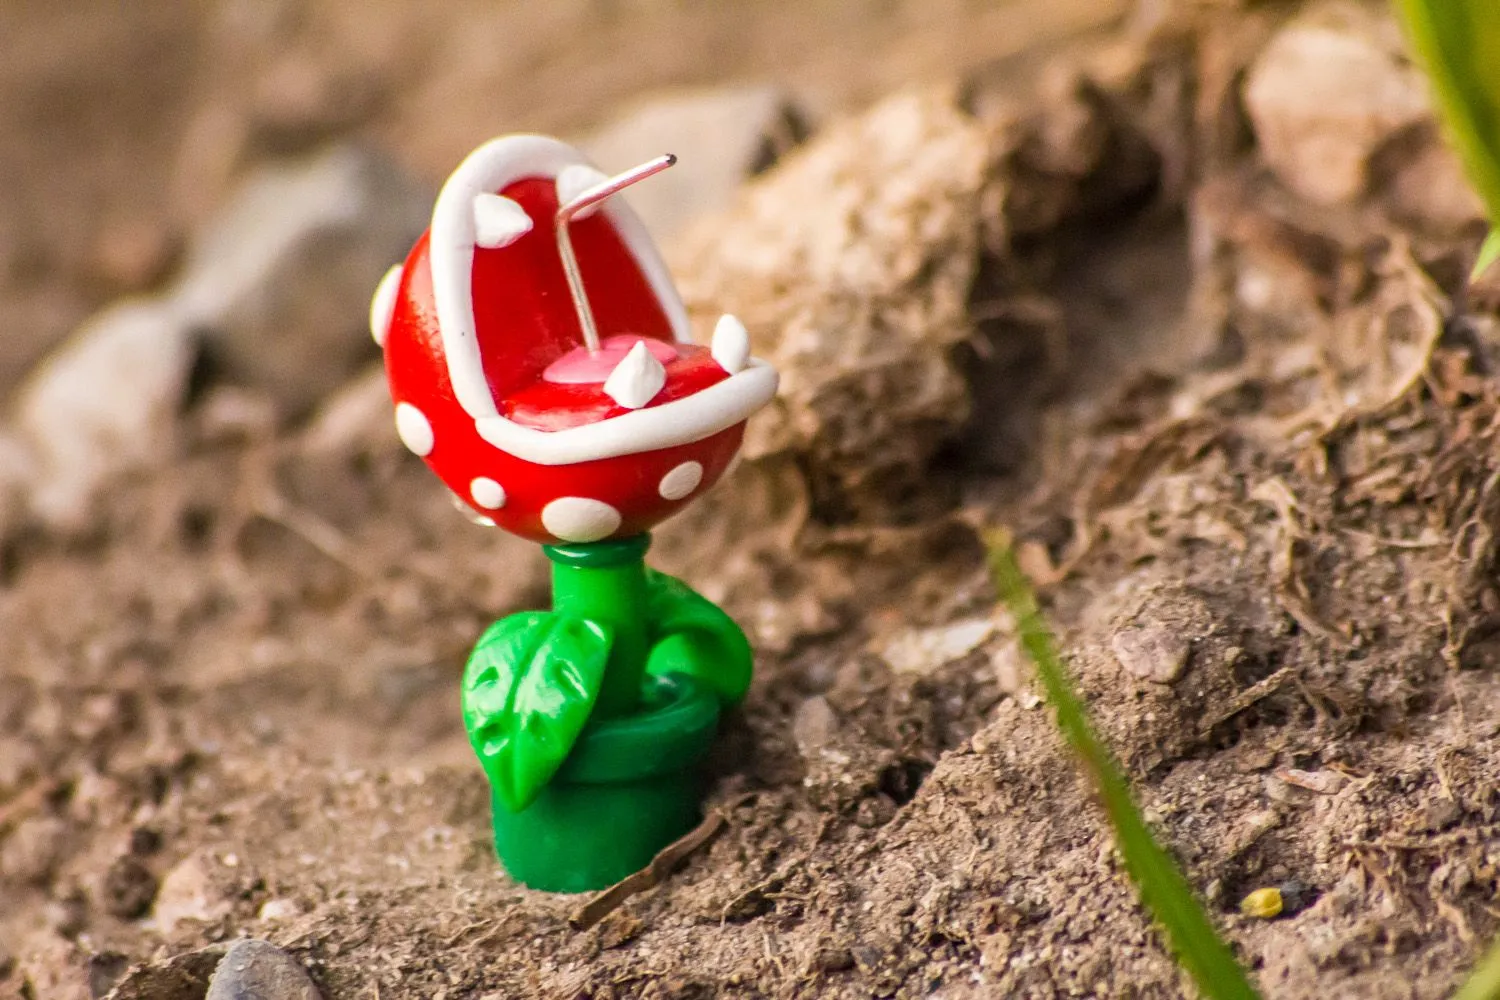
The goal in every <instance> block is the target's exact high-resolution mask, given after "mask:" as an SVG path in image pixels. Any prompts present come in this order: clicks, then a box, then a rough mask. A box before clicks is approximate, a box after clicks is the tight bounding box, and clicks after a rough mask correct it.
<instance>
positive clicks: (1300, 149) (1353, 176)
mask: <svg viewBox="0 0 1500 1000" xmlns="http://www.w3.org/2000/svg"><path fill="white" fill-rule="evenodd" d="M1245 106H1246V109H1247V110H1248V111H1249V113H1250V118H1251V121H1252V123H1253V124H1254V127H1255V134H1256V138H1257V139H1258V140H1259V142H1260V147H1261V153H1262V155H1263V156H1264V158H1265V161H1266V163H1267V164H1268V165H1269V166H1270V168H1271V169H1272V170H1273V171H1274V172H1275V173H1276V175H1277V177H1279V178H1280V179H1281V181H1282V183H1284V184H1286V185H1287V187H1289V188H1291V189H1292V190H1293V191H1296V192H1297V193H1298V194H1300V195H1302V196H1303V197H1304V198H1307V199H1308V200H1309V201H1313V202H1317V203H1319V204H1324V205H1333V204H1338V203H1341V202H1348V201H1352V200H1354V199H1356V198H1358V197H1359V196H1361V195H1362V194H1364V192H1365V189H1366V187H1367V185H1368V183H1369V179H1370V178H1369V166H1370V159H1371V157H1372V156H1374V154H1375V153H1376V151H1377V150H1379V149H1380V148H1381V147H1382V146H1383V145H1384V144H1385V143H1386V141H1387V140H1389V139H1391V138H1392V137H1393V136H1394V135H1395V134H1396V133H1398V132H1400V131H1402V130H1403V129H1406V128H1407V127H1409V126H1411V125H1413V124H1416V123H1418V122H1421V121H1423V120H1424V119H1426V118H1428V117H1429V115H1430V114H1431V111H1430V109H1429V105H1428V91H1427V84H1426V82H1425V80H1424V79H1423V77H1422V75H1421V73H1420V71H1418V70H1417V69H1416V67H1414V66H1413V65H1412V64H1411V62H1410V61H1409V60H1408V59H1406V58H1405V57H1404V56H1403V54H1402V52H1401V46H1400V40H1399V37H1398V35H1397V34H1396V32H1395V27H1394V24H1393V23H1392V21H1391V20H1390V19H1389V18H1386V17H1381V16H1378V15H1376V14H1373V13H1372V12H1371V11H1370V10H1369V9H1368V8H1365V7H1361V6H1357V5H1355V4H1352V3H1341V2H1333V3H1322V4H1318V5H1315V6H1314V7H1312V8H1311V9H1310V10H1309V11H1308V12H1307V13H1306V14H1305V15H1303V16H1300V17H1298V18H1297V19H1296V20H1294V21H1292V22H1291V23H1289V24H1288V25H1287V26H1286V27H1284V28H1282V29H1281V30H1280V31H1279V32H1278V33H1277V34H1276V36H1275V37H1274V38H1272V39H1271V42H1270V44H1268V45H1267V46H1266V48H1265V50H1264V51H1263V52H1262V53H1261V55H1260V57H1259V58H1258V59H1257V60H1256V62H1255V65H1254V66H1253V67H1251V70H1250V74H1249V77H1248V80H1247V82H1246V86H1245Z"/></svg>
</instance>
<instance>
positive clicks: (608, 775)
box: [492, 674, 719, 893]
mask: <svg viewBox="0 0 1500 1000" xmlns="http://www.w3.org/2000/svg"><path fill="white" fill-rule="evenodd" d="M718 725H719V701H718V698H717V696H716V695H715V694H714V692H713V691H712V689H710V688H709V687H708V686H706V685H705V684H703V683H702V682H701V681H698V680H696V679H695V678H692V677H689V676H687V675H685V674H668V675H666V676H665V677H660V678H651V679H648V681H647V683H646V687H645V697H644V698H643V702H642V705H641V708H640V709H639V710H638V711H637V712H635V713H632V714H630V715H624V716H616V717H614V718H610V719H604V720H600V721H597V722H593V723H591V724H590V725H589V726H588V728H586V729H585V730H584V731H583V734H582V736H581V737H580V738H579V740H578V744H577V745H576V747H575V748H574V750H573V752H572V753H571V754H570V755H569V757H568V759H567V761H566V762H564V764H563V765H562V767H561V768H560V769H559V770H558V772H557V775H556V776H555V777H554V778H553V779H552V781H551V782H550V783H549V784H548V785H547V786H546V787H545V788H543V789H542V791H541V793H540V794H539V795H538V796H537V798H536V800H535V801H534V802H532V804H531V805H529V806H528V807H527V808H525V809H524V810H522V811H521V812H519V813H512V812H508V811H507V810H506V809H505V808H504V806H503V805H502V804H501V803H500V802H498V801H494V802H492V809H493V810H494V827H495V852H496V854H498V855H499V858H500V863H501V864H502V865H504V866H505V870H506V871H507V872H508V873H509V874H510V876H511V877H512V878H514V879H515V880H516V881H517V882H520V883H522V884H523V885H526V886H529V887H530V888H533V889H540V890H542V891H544V892H573V893H577V892H593V891H596V890H599V889H604V888H607V887H609V886H611V885H614V884H615V883H616V882H618V881H620V880H621V879H623V878H625V877H626V876H628V875H631V874H632V873H634V872H637V871H640V870H641V869H642V868H645V867H646V866H647V865H648V864H650V863H651V859H652V858H653V857H655V856H656V853H657V852H658V851H660V850H661V849H662V848H663V847H666V846H667V845H668V844H670V843H672V841H674V840H676V839H677V838H679V837H681V836H682V835H683V834H685V833H687V832H688V831H689V830H691V829H692V828H693V827H694V826H695V825H696V824H697V823H698V821H699V820H700V819H701V816H702V812H701V802H702V796H703V792H704V786H705V783H704V776H703V762H704V759H705V758H706V757H707V755H708V753H709V751H710V750H711V749H712V746H713V741H714V737H715V735H716V734H717V731H718Z"/></svg>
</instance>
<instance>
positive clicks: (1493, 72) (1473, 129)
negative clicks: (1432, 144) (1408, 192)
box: [1397, 0, 1500, 223]
mask: <svg viewBox="0 0 1500 1000" xmlns="http://www.w3.org/2000/svg"><path fill="white" fill-rule="evenodd" d="M1397 8H1398V9H1399V10H1400V12H1401V16H1402V19H1403V20H1404V21H1405V23H1406V30H1407V34H1408V36H1409V37H1410V38H1411V41H1412V46H1413V48H1415V49H1416V52H1417V55H1418V57H1419V58H1420V59H1421V61H1422V63H1423V64H1424V65H1425V67H1426V69H1427V73H1428V75H1429V76H1430V77H1431V79H1432V84H1433V91H1434V95H1435V97H1436V99H1437V104H1438V110H1439V112H1440V114H1441V116H1442V119H1443V123H1444V125H1446V126H1447V129H1448V134H1449V136H1450V137H1451V139H1452V140H1453V144H1454V146H1455V147H1456V148H1457V150H1458V154H1459V158H1460V159H1462V160H1463V164H1464V170H1465V172H1466V173H1467V174H1468V176H1469V182H1470V183H1471V184H1473V185H1474V189H1475V190H1476V191H1478V192H1479V196H1480V198H1482V199H1483V200H1484V204H1485V210H1486V212H1487V213H1488V215H1489V219H1490V222H1491V223H1497V222H1500V3H1496V2H1495V0H1397Z"/></svg>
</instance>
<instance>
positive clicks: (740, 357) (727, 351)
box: [708, 313, 750, 375]
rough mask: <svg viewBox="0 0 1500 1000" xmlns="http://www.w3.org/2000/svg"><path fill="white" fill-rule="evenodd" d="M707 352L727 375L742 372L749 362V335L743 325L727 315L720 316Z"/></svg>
mask: <svg viewBox="0 0 1500 1000" xmlns="http://www.w3.org/2000/svg"><path fill="white" fill-rule="evenodd" d="M708 350H709V353H710V354H712V355H713V356H714V360H715V361H717V362H718V363H719V367H720V368H722V369H724V370H725V371H726V372H728V373H729V374H731V375H733V374H734V373H735V372H738V371H742V370H743V369H744V367H745V365H746V363H747V362H749V360H750V334H749V333H748V332H746V330H745V324H743V323H741V322H740V321H739V320H738V319H736V318H735V317H733V316H731V315H730V314H729V313H725V314H724V315H722V316H720V317H719V322H718V323H717V324H716V325H715V326H714V339H713V343H712V345H711V346H710V347H709V349H708Z"/></svg>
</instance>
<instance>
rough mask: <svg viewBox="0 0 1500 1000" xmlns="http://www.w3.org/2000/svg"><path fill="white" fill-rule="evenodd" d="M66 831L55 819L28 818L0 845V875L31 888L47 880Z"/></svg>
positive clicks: (54, 866) (48, 817)
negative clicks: (26, 884) (27, 884)
mask: <svg viewBox="0 0 1500 1000" xmlns="http://www.w3.org/2000/svg"><path fill="white" fill-rule="evenodd" d="M67 829H68V828H67V824H65V823H64V822H63V821H62V820H60V819H58V818H56V817H55V816H32V817H30V818H29V819H24V820H22V821H21V822H20V823H18V824H16V827H15V829H13V830H12V831H11V832H10V835H9V836H7V837H6V838H5V840H4V841H3V842H0V875H3V876H5V877H6V878H7V879H10V880H12V881H15V882H22V883H29V884H32V885H42V884H45V883H46V882H48V881H49V880H51V878H52V873H53V871H54V870H55V869H56V867H57V863H58V861H59V860H60V858H61V857H62V846H63V837H64V836H65V835H66V833H67Z"/></svg>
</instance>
